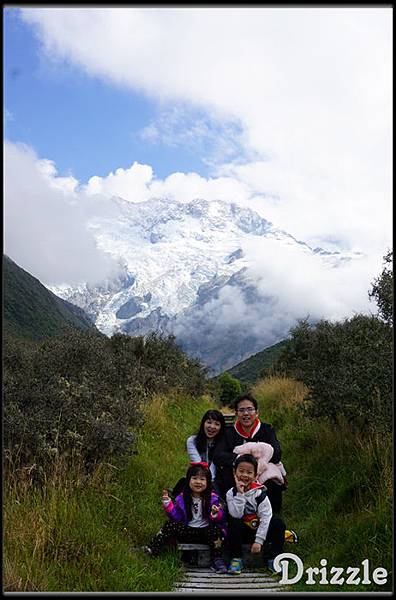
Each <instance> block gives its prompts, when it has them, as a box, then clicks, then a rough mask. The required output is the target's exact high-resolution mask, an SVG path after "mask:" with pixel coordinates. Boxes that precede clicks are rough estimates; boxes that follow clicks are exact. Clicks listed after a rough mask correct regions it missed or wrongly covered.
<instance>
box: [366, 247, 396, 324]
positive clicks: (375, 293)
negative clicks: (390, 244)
mask: <svg viewBox="0 0 396 600" xmlns="http://www.w3.org/2000/svg"><path fill="white" fill-rule="evenodd" d="M392 262H393V252H392V251H391V250H389V252H387V253H386V254H385V256H384V263H385V265H384V268H383V270H382V273H381V275H380V276H379V277H377V278H376V279H375V280H374V282H373V286H372V289H371V292H369V296H370V298H374V300H375V301H376V303H377V306H378V314H379V317H380V318H381V319H383V320H384V321H385V323H388V325H390V326H393V270H392V268H391V267H392Z"/></svg>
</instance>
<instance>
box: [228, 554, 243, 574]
mask: <svg viewBox="0 0 396 600" xmlns="http://www.w3.org/2000/svg"><path fill="white" fill-rule="evenodd" d="M242 566H243V562H242V559H241V558H233V559H231V562H230V566H229V567H228V573H231V575H239V573H240V572H241V571H242Z"/></svg>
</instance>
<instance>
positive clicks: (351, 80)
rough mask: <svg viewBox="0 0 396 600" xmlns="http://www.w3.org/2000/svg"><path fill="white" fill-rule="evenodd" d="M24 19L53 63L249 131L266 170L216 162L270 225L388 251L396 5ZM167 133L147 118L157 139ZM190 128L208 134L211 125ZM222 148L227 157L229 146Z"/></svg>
mask: <svg viewBox="0 0 396 600" xmlns="http://www.w3.org/2000/svg"><path fill="white" fill-rule="evenodd" d="M22 15H23V18H24V19H25V20H26V21H27V22H29V23H31V24H32V25H33V26H34V27H35V28H36V29H37V31H38V32H39V35H40V38H41V40H42V42H43V47H44V51H45V52H46V54H47V56H48V57H49V58H51V60H67V61H71V62H72V63H74V64H76V65H78V66H80V67H81V68H82V69H83V70H85V71H86V72H87V73H88V74H90V75H92V76H98V77H101V78H102V79H104V80H105V81H107V82H110V83H113V84H116V85H119V86H124V87H129V88H131V89H134V90H140V91H142V92H144V93H146V94H149V95H150V96H152V97H154V98H157V99H158V100H159V101H160V102H161V104H162V106H163V107H165V108H164V111H165V113H166V111H168V112H169V110H170V109H169V106H172V103H175V102H176V103H179V104H184V105H185V106H187V105H190V106H191V107H192V108H194V107H195V108H197V107H198V108H199V109H200V110H206V111H207V112H208V114H210V119H215V120H216V119H217V120H219V121H221V120H223V121H224V122H227V121H228V122H232V121H233V120H235V122H237V123H240V124H241V125H242V127H243V135H242V136H241V141H242V142H243V143H244V151H245V152H246V153H247V155H248V154H249V153H250V152H254V153H256V155H259V156H261V157H262V159H264V162H263V161H261V162H260V161H259V160H258V161H256V162H255V164H248V165H243V166H241V165H235V164H231V165H227V164H225V165H223V167H222V168H219V167H218V162H219V156H217V157H216V160H215V161H214V163H215V164H216V165H217V171H215V172H213V175H215V176H216V175H230V176H232V177H233V178H234V179H235V180H236V181H237V182H238V186H240V185H242V187H243V186H244V185H247V187H248V188H255V192H256V193H257V194H260V195H265V197H266V201H265V202H264V205H263V206H264V209H265V210H268V211H269V214H268V213H267V216H268V218H270V220H272V221H274V222H275V223H277V224H278V225H279V226H280V227H283V228H285V229H287V230H288V231H290V232H291V233H292V234H293V235H295V236H296V237H300V238H303V239H306V240H307V239H310V240H312V241H315V240H317V241H319V242H320V240H323V239H328V238H329V237H332V238H334V239H337V240H339V242H340V243H341V245H342V246H343V247H344V248H350V249H352V248H360V249H361V250H363V251H365V252H367V253H370V252H371V251H373V252H376V253H378V252H380V251H383V250H380V248H381V249H383V246H384V245H386V244H388V245H389V244H390V240H391V229H390V222H391V193H392V192H391V177H392V167H391V164H392V163H391V160H392V157H391V154H392V152H391V145H392V137H391V131H392V128H391V121H392V108H391V107H392V89H391V85H392V75H391V73H392V8H391V7H378V8H374V7H313V8H309V7H297V8H293V7H280V8H273V7H271V8H269V7H261V8H260V7H257V8H252V7H248V8H241V7H223V8H207V7H190V8H187V7H182V8H172V7H171V8H166V7H165V8H156V7H149V8H134V7H123V8H121V7H116V8H75V7H72V8H71V7H70V8H69V7H65V8H58V7H56V8H37V7H35V8H24V9H22ZM173 105H174V104H173ZM198 125H199V124H198ZM175 129H176V127H175V126H173V128H171V129H170V130H169V131H168V133H169V135H171V134H172V133H173V134H175ZM166 133H167V132H166V129H164V125H163V124H162V125H161V124H160V123H158V122H157V123H155V122H154V123H151V124H148V125H147V128H146V130H145V136H146V141H147V140H150V141H151V142H153V141H156V142H158V141H159V140H161V139H162V140H163V139H164V136H165V134H166ZM179 133H180V132H179ZM189 134H191V135H193V136H194V135H195V139H196V140H199V139H200V136H201V139H202V136H205V135H207V132H206V133H205V131H203V130H202V123H201V127H198V130H196V131H195V132H194V131H193V130H192V129H190V130H189V131H186V132H184V135H185V136H186V135H187V136H188V135H189ZM231 137H232V136H231ZM168 141H169V139H168ZM180 141H181V140H180V138H179V143H180ZM183 143H187V141H186V140H184V142H183ZM218 150H219V151H220V150H221V147H219V148H218ZM223 150H224V152H223V154H224V158H225V161H227V160H229V155H228V156H227V144H226V142H225V147H224V149H223ZM228 150H229V149H228ZM129 175H130V174H129ZM125 176H126V174H125ZM177 177H178V180H179V182H180V183H183V185H184V184H185V183H186V180H185V179H183V182H182V178H180V177H179V176H178V175H177ZM125 180H126V177H125ZM227 181H228V182H229V180H227ZM95 182H96V180H95ZM118 182H121V176H120V177H119V179H118ZM99 183H100V182H99ZM113 183H115V180H114V181H113ZM174 183H175V181H174V180H172V184H174ZM190 183H191V177H190ZM92 185H93V184H91V187H92ZM144 185H147V182H143V184H142V186H141V187H140V188H139V189H140V190H141V193H143V192H144ZM168 185H171V180H169V181H168ZM139 194H140V192H138V194H137V195H138V197H140V196H139ZM274 198H277V201H274Z"/></svg>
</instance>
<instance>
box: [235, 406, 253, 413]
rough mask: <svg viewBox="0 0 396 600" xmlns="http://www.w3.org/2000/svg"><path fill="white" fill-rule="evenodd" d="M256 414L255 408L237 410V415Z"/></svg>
mask: <svg viewBox="0 0 396 600" xmlns="http://www.w3.org/2000/svg"><path fill="white" fill-rule="evenodd" d="M254 412H256V409H255V408H253V406H249V408H238V409H237V413H240V414H243V413H250V414H252V413H254Z"/></svg>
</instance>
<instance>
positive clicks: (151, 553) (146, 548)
mask: <svg viewBox="0 0 396 600" xmlns="http://www.w3.org/2000/svg"><path fill="white" fill-rule="evenodd" d="M143 552H144V553H145V554H147V556H151V557H152V558H155V557H156V556H158V554H157V553H155V552H154V550H153V549H152V548H150V546H144V548H143Z"/></svg>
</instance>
